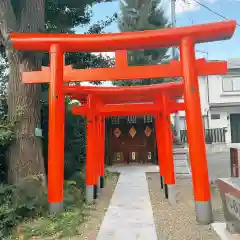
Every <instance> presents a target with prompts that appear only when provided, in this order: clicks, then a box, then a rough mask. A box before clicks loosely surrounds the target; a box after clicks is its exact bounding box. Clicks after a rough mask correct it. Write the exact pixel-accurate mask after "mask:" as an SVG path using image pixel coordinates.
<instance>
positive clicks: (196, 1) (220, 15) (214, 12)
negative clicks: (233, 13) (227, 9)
mask: <svg viewBox="0 0 240 240" xmlns="http://www.w3.org/2000/svg"><path fill="white" fill-rule="evenodd" d="M193 1H194V2H195V3H197V4H199V5H200V6H202V7H204V8H205V9H207V10H208V11H210V12H212V13H213V14H215V15H217V16H219V17H221V18H223V19H225V20H229V18H227V17H225V16H223V15H222V14H220V13H218V12H216V11H214V10H212V9H211V8H209V7H208V6H206V5H205V4H203V3H200V2H199V1H198V0H193ZM186 2H187V1H186ZM187 3H188V4H189V2H187ZM237 26H239V27H240V24H238V23H237Z"/></svg>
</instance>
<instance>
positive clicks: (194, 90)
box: [180, 37, 213, 224]
mask: <svg viewBox="0 0 240 240" xmlns="http://www.w3.org/2000/svg"><path fill="white" fill-rule="evenodd" d="M194 46H195V43H194V41H193V39H192V38H190V37H185V38H183V39H182V40H181V44H180V56H181V64H182V73H183V81H184V102H185V109H186V110H185V111H186V120H187V134H188V143H189V155H190V162H191V169H192V181H193V192H194V200H195V208H196V218H197V221H198V222H199V223H202V224H209V223H211V222H212V220H213V214H212V204H211V193H210V184H209V178H208V166H207V156H206V147H205V139H204V132H203V123H202V113H201V103H200V96H199V86H198V75H197V71H196V67H195V66H196V59H195V50H194Z"/></svg>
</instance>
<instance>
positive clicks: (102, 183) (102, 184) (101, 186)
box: [100, 176, 104, 188]
mask: <svg viewBox="0 0 240 240" xmlns="http://www.w3.org/2000/svg"><path fill="white" fill-rule="evenodd" d="M100 188H104V177H102V176H101V177H100Z"/></svg>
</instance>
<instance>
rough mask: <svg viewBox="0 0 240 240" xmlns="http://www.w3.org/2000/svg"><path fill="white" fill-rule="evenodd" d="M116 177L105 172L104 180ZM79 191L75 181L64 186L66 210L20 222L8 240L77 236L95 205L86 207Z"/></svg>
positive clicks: (46, 239) (45, 239)
mask: <svg viewBox="0 0 240 240" xmlns="http://www.w3.org/2000/svg"><path fill="white" fill-rule="evenodd" d="M114 176H118V173H111V172H109V171H106V173H105V180H108V179H112V178H113V177H114ZM79 192H80V191H79V188H78V187H77V186H76V182H75V181H69V183H68V186H65V200H64V202H65V205H66V210H65V211H64V212H62V213H60V214H58V215H49V214H47V213H46V214H45V215H44V216H41V217H38V218H34V219H31V220H27V221H25V222H22V223H21V224H20V225H18V226H17V228H16V230H15V231H14V233H13V234H12V237H11V238H10V239H19V240H28V239H41V240H43V239H44V240H50V239H51V240H52V239H62V238H64V237H68V239H69V237H73V236H76V235H78V234H79V232H78V230H79V226H80V225H81V224H83V223H84V222H85V221H86V220H87V219H88V217H89V216H90V211H92V210H96V206H95V205H86V204H85V203H84V195H83V194H82V192H80V193H79Z"/></svg>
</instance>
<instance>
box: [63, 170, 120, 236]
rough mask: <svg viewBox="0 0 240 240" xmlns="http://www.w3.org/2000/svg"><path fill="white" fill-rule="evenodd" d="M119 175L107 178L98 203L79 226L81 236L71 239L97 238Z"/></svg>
mask: <svg viewBox="0 0 240 240" xmlns="http://www.w3.org/2000/svg"><path fill="white" fill-rule="evenodd" d="M118 177H119V175H118V174H113V175H112V177H111V178H108V179H107V181H106V184H105V187H104V189H103V190H102V193H101V196H100V198H99V199H98V200H97V201H96V205H94V206H93V207H92V208H91V210H90V215H89V216H88V218H87V219H86V221H85V222H84V223H83V224H82V225H81V226H80V228H79V236H76V237H74V238H71V240H96V238H97V234H98V232H99V229H100V226H101V223H102V221H103V218H104V216H105V213H106V211H107V209H108V206H109V203H110V200H111V198H112V195H113V192H114V189H115V187H116V185H117V181H118ZM66 240H67V239H66Z"/></svg>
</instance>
